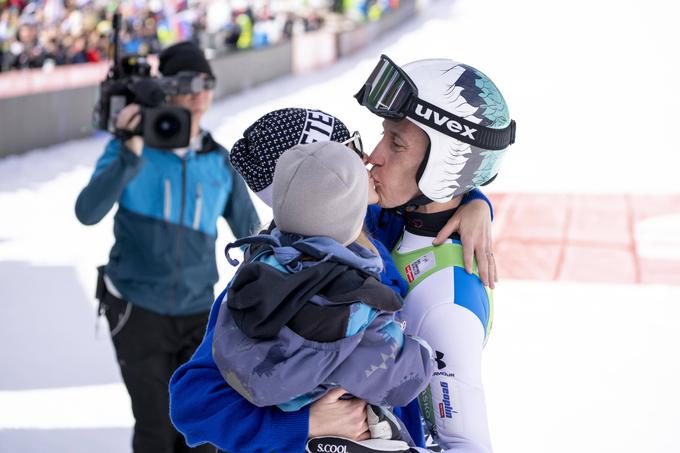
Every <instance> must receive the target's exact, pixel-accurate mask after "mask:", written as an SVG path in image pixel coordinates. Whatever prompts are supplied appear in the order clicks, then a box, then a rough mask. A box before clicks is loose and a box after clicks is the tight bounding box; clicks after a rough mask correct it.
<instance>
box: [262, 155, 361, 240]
mask: <svg viewBox="0 0 680 453" xmlns="http://www.w3.org/2000/svg"><path fill="white" fill-rule="evenodd" d="M367 205H368V174H367V172H366V168H364V165H363V163H362V162H361V159H359V158H358V157H357V155H356V154H354V153H353V152H352V151H351V150H350V149H348V148H347V147H346V146H344V145H342V144H340V143H336V142H320V143H311V144H307V145H298V146H296V147H294V148H292V149H290V150H289V151H288V152H286V153H285V154H284V155H283V156H281V158H280V159H279V162H278V164H277V165H276V171H275V172H274V183H273V206H272V208H273V210H274V222H275V223H276V225H277V226H278V227H279V229H280V230H281V231H285V232H288V233H297V234H301V235H303V236H328V237H330V238H332V239H335V240H336V241H338V242H339V243H341V244H343V245H347V244H349V243H351V242H353V241H354V240H356V238H357V237H358V236H359V233H360V231H361V227H362V226H363V223H364V217H365V216H366V207H367Z"/></svg>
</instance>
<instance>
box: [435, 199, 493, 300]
mask: <svg viewBox="0 0 680 453" xmlns="http://www.w3.org/2000/svg"><path fill="white" fill-rule="evenodd" d="M454 231H457V232H458V234H460V242H462V244H463V259H464V260H465V270H466V271H467V273H468V274H469V273H472V263H473V259H474V258H476V259H477V269H478V271H479V278H480V279H481V280H482V283H483V284H484V286H488V287H490V288H491V289H493V288H494V287H495V286H496V285H495V283H496V282H497V281H498V274H497V272H496V260H495V259H494V256H493V252H492V240H491V213H490V212H489V205H488V204H487V203H486V201H484V200H472V201H470V202H469V203H466V204H464V205H462V206H460V207H459V208H458V209H457V210H456V212H455V213H454V214H453V217H451V218H450V219H449V221H448V222H447V223H446V225H444V228H442V229H441V230H440V231H439V233H438V234H437V237H436V238H435V240H434V241H433V242H432V243H433V244H434V245H439V244H442V243H443V242H444V241H445V240H446V239H447V238H448V237H449V236H451V234H452V233H453V232H454Z"/></svg>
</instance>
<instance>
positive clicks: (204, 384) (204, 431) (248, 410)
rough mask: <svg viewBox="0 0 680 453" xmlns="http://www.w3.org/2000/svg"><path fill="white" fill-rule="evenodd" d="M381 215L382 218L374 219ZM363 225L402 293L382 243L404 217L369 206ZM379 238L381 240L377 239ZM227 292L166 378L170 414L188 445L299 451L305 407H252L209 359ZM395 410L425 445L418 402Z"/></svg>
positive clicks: (264, 452) (262, 452)
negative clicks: (181, 362)
mask: <svg viewBox="0 0 680 453" xmlns="http://www.w3.org/2000/svg"><path fill="white" fill-rule="evenodd" d="M472 199H483V200H486V201H487V203H488V200H487V199H486V197H484V195H483V194H482V193H481V192H480V191H479V190H477V189H475V190H473V191H472V192H469V193H468V194H467V195H466V197H465V198H464V202H467V201H469V200H472ZM489 206H490V204H489ZM381 213H382V220H383V221H382V222H379V221H378V220H379V219H380V218H381ZM391 222H396V223H395V224H391ZM365 226H366V228H367V230H369V231H371V232H373V235H374V236H373V238H374V240H373V244H374V245H375V246H376V247H377V248H378V251H379V252H380V256H381V258H382V259H383V262H384V268H383V271H382V272H381V274H380V280H381V281H382V282H383V283H384V284H386V285H388V286H390V287H391V288H392V289H393V290H394V291H396V292H397V293H399V294H400V295H401V296H405V295H406V292H407V289H408V286H407V285H406V282H405V281H404V280H403V279H402V278H401V276H400V275H399V271H398V270H397V268H396V266H395V265H394V262H393V261H392V257H391V256H390V252H389V251H388V249H387V248H386V247H385V245H388V246H389V247H390V249H391V248H392V247H393V246H394V244H395V243H396V242H397V240H398V239H399V235H401V232H402V231H403V229H404V223H403V220H402V219H401V217H400V216H398V215H396V214H394V213H392V212H390V211H385V210H381V209H380V208H379V207H377V206H371V207H369V211H368V213H367V215H366V223H365ZM383 240H384V241H385V242H384V243H381V242H380V241H383ZM383 244H385V245H383ZM226 292H227V290H226V289H225V290H224V291H223V292H222V294H220V296H219V297H218V298H217V299H216V302H215V304H213V307H212V311H211V312H210V318H209V319H208V327H207V330H206V333H205V337H204V338H203V341H202V342H201V344H200V346H199V347H198V349H197V350H196V352H195V353H194V355H193V357H192V358H191V360H189V361H188V362H187V363H185V364H184V365H182V366H180V367H179V368H178V369H177V371H176V372H175V374H173V376H172V378H171V379H170V418H171V419H172V422H173V423H174V425H175V427H176V428H177V430H178V431H180V432H181V433H182V434H183V435H184V437H185V439H186V441H187V443H188V444H189V445H190V446H197V445H200V444H204V443H211V444H213V445H215V446H216V447H217V448H219V449H220V450H223V451H229V452H238V453H271V452H273V451H277V452H283V451H286V452H304V451H305V443H306V442H307V435H308V433H309V408H310V406H304V407H302V408H301V409H300V410H298V411H296V412H284V411H282V410H281V409H279V408H278V407H276V406H269V407H257V406H255V405H253V404H251V403H250V402H248V400H246V399H245V398H243V397H242V396H241V395H239V393H238V392H237V391H235V390H234V389H232V388H231V387H230V386H229V385H228V384H227V383H226V381H225V380H224V378H223V377H222V375H221V373H220V370H219V369H218V368H217V365H216V364H215V361H214V360H213V356H212V344H213V337H214V334H215V325H216V323H217V315H218V313H219V308H220V301H222V300H223V298H224V296H225V294H226ZM395 413H397V415H399V416H400V418H401V420H402V421H403V422H404V425H406V427H407V428H408V430H409V433H410V434H411V437H412V438H413V441H414V442H415V444H416V445H417V446H419V447H424V446H425V441H424V436H423V430H422V424H421V419H420V412H419V410H418V401H417V400H414V401H412V402H411V403H410V404H409V405H408V406H406V407H403V408H397V409H396V410H395Z"/></svg>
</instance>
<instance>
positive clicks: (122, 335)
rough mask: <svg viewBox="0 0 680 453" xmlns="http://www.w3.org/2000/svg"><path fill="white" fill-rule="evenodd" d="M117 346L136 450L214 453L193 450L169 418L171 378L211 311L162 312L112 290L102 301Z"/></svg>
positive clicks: (139, 452)
mask: <svg viewBox="0 0 680 453" xmlns="http://www.w3.org/2000/svg"><path fill="white" fill-rule="evenodd" d="M101 304H102V308H103V309H104V310H105V314H106V318H107V319H108V321H109V327H110V329H111V338H112V339H113V345H114V347H115V348H116V355H117V357H118V365H119V366H120V371H121V374H122V375H123V381H124V382H125V386H126V387H127V390H128V393H129V394H130V399H131V400H132V413H133V414H134V416H135V429H134V435H133V438H132V449H133V451H134V452H135V453H147V452H148V453H179V452H205V453H208V452H210V453H213V452H214V451H215V447H212V446H210V445H202V446H200V447H196V448H189V447H188V446H187V445H186V443H185V441H184V437H183V436H182V435H181V434H180V433H178V432H177V431H176V430H175V428H174V427H173V425H172V423H171V422H170V415H169V407H170V401H169V396H168V382H169V381H170V376H172V373H173V372H174V371H175V370H176V369H177V367H179V366H180V365H181V364H183V363H184V362H186V361H188V360H189V358H190V357H191V355H192V354H193V353H194V351H195V350H196V348H197V347H198V345H199V344H200V343H201V340H202V339H203V334H204V332H205V327H206V324H207V322H208V314H209V313H208V312H206V313H201V314H199V315H192V316H163V315H159V314H157V313H154V312H151V311H149V310H145V309H143V308H140V307H137V306H135V305H132V304H130V303H128V302H126V301H124V300H122V299H118V298H117V297H115V296H113V295H112V294H109V293H105V294H103V297H102V300H101Z"/></svg>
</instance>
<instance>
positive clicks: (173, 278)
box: [76, 42, 259, 453]
mask: <svg viewBox="0 0 680 453" xmlns="http://www.w3.org/2000/svg"><path fill="white" fill-rule="evenodd" d="M159 70H160V72H161V74H163V76H164V77H169V76H175V75H176V74H178V73H179V72H183V73H185V72H186V71H191V72H194V73H197V74H200V76H201V77H203V78H204V79H205V81H206V83H205V84H204V86H203V90H202V91H200V92H197V93H196V92H194V93H190V94H182V95H178V96H170V97H169V102H170V103H171V104H173V105H175V106H179V107H184V108H186V109H188V110H189V111H190V112H191V117H192V118H191V121H192V124H191V137H192V138H191V142H190V144H189V146H188V147H187V148H184V149H172V150H161V149H155V148H151V147H148V146H145V144H144V141H143V139H142V137H140V136H137V135H135V136H131V137H130V138H128V139H127V140H124V141H121V140H120V139H113V140H111V141H110V142H109V143H108V145H107V147H106V149H105V151H104V154H103V155H102V156H101V157H100V158H99V160H98V161H97V165H96V168H95V171H94V174H93V176H92V179H91V180H90V182H89V183H88V185H87V186H86V187H85V188H84V189H83V191H82V192H81V193H80V195H79V196H78V200H77V202H76V216H77V217H78V220H80V222H82V223H83V224H85V225H92V224H95V223H97V222H99V221H100V220H101V219H102V218H103V217H104V216H105V215H106V213H107V212H108V211H109V210H110V209H111V208H112V207H113V205H114V204H115V203H116V202H118V211H117V212H116V215H115V218H114V228H113V232H114V236H115V244H114V245H113V248H112V249H111V253H110V256H109V263H108V264H107V265H106V266H104V267H103V268H100V278H99V282H98V285H97V297H98V298H99V300H100V313H101V312H103V313H104V314H105V315H106V318H107V320H108V322H109V327H110V329H111V337H112V340H113V344H114V347H115V349H116V355H117V357H118V364H119V366H120V370H121V374H122V376H123V380H124V382H125V386H126V387H127V390H128V392H129V394H130V398H131V400H132V412H133V414H134V417H135V429H134V436H133V442H132V445H133V450H134V452H135V453H141V452H153V453H164V452H181V451H214V450H213V449H211V448H209V447H208V446H203V447H198V448H195V449H189V447H187V446H186V444H185V442H184V438H183V437H182V436H181V435H180V434H179V433H177V432H176V431H175V429H174V427H173V426H172V424H171V422H170V418H169V416H168V412H169V401H168V381H169V379H170V376H171V375H172V373H173V372H174V371H175V369H176V368H177V367H178V366H179V365H181V364H182V363H184V362H185V361H187V360H188V359H189V358H190V357H191V355H192V354H193V352H194V350H195V349H196V347H197V346H198V344H200V342H201V340H202V338H203V333H204V329H205V326H206V322H207V319H208V314H209V310H210V306H211V304H212V301H213V298H214V295H213V285H214V284H215V282H216V281H217V279H218V276H217V269H216V265H215V238H216V235H217V229H216V221H217V218H218V216H219V215H222V216H224V217H225V218H226V220H227V222H228V223H229V226H230V227H231V230H232V232H233V233H234V236H236V237H237V238H239V237H243V236H245V235H248V234H250V233H252V232H253V231H254V230H255V228H257V226H258V225H259V219H258V216H257V214H256V212H255V209H254V207H253V204H252V202H251V200H250V197H249V195H248V191H247V189H246V186H245V184H244V182H243V180H242V179H241V177H240V176H239V175H238V174H237V173H235V172H234V170H233V169H232V167H231V165H230V164H229V160H228V158H227V151H226V149H224V148H223V147H222V146H220V145H219V144H218V143H216V142H215V141H214V140H213V139H212V137H211V136H210V134H209V133H208V132H207V131H204V130H201V128H200V120H201V117H202V116H203V114H204V113H205V112H206V111H207V110H208V108H209V107H210V104H211V102H212V96H213V92H212V86H213V85H214V83H209V82H214V76H213V72H212V69H211V67H210V64H209V63H208V61H207V60H206V59H205V57H204V55H203V52H202V51H201V49H200V48H198V47H197V46H196V45H194V44H192V43H189V42H183V43H179V44H176V45H174V46H171V47H169V48H167V49H166V50H165V51H163V52H162V53H161V55H160V65H159ZM141 121H142V117H141V114H140V108H139V106H138V105H136V104H130V105H128V106H126V107H125V108H123V109H122V110H121V111H120V114H119V115H118V117H117V119H116V127H117V128H118V129H122V130H128V131H132V130H135V129H136V128H137V126H138V125H139V124H140V122H141ZM128 137H129V136H128Z"/></svg>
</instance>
